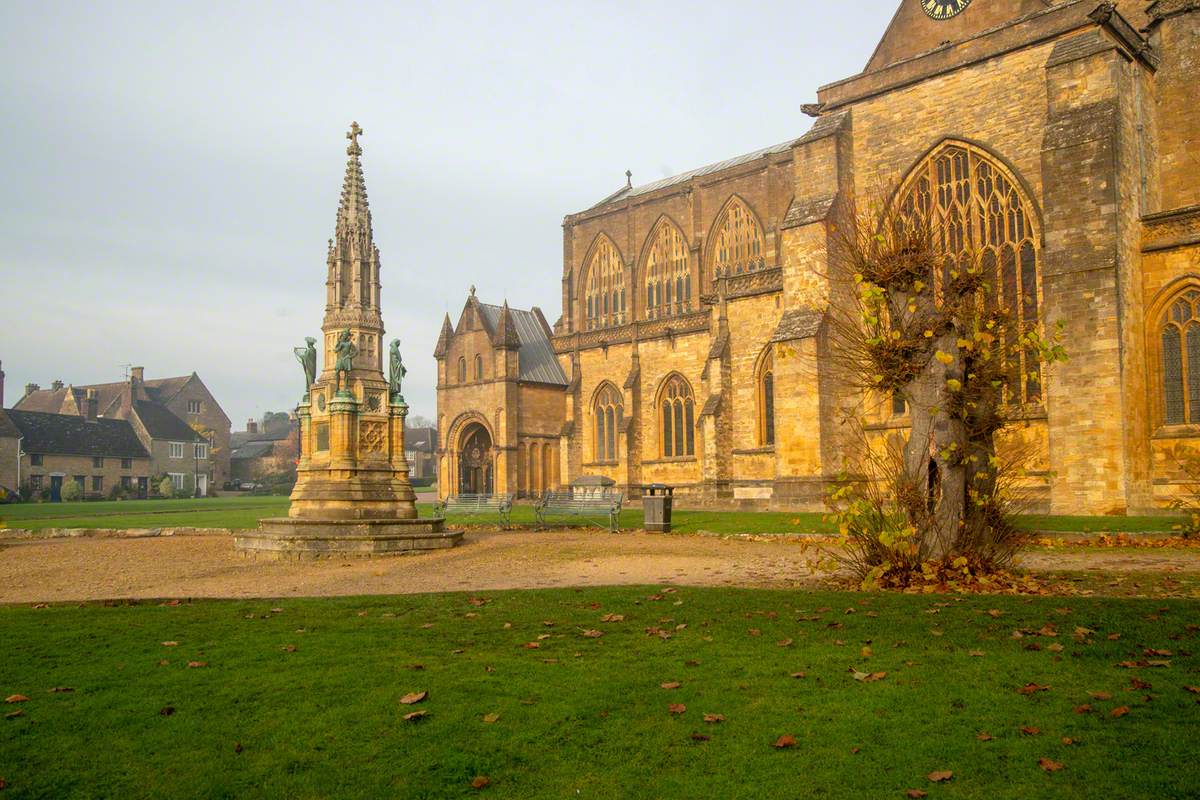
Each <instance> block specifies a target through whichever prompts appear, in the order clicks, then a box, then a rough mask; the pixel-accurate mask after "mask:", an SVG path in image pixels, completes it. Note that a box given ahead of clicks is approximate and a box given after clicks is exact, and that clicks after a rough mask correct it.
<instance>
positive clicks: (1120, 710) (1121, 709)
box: [1112, 706, 1129, 717]
mask: <svg viewBox="0 0 1200 800" xmlns="http://www.w3.org/2000/svg"><path fill="white" fill-rule="evenodd" d="M1128 713H1129V706H1117V707H1116V708H1114V709H1113V710H1112V716H1114V717H1123V716H1125V715H1126V714H1128Z"/></svg>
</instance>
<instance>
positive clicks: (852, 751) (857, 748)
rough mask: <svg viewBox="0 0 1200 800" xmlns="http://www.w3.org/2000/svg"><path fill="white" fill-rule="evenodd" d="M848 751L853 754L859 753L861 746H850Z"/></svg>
mask: <svg viewBox="0 0 1200 800" xmlns="http://www.w3.org/2000/svg"><path fill="white" fill-rule="evenodd" d="M850 752H851V753H852V754H853V755H858V754H859V753H861V752H862V748H861V747H851V748H850Z"/></svg>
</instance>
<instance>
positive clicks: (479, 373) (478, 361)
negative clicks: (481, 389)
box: [475, 355, 483, 381]
mask: <svg viewBox="0 0 1200 800" xmlns="http://www.w3.org/2000/svg"><path fill="white" fill-rule="evenodd" d="M475 380H477V381H481V380H483V356H480V355H477V356H475Z"/></svg>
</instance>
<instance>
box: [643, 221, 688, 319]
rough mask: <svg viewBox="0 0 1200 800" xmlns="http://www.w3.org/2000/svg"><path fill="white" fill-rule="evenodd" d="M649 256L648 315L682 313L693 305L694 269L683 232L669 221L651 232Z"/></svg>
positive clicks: (647, 273)
mask: <svg viewBox="0 0 1200 800" xmlns="http://www.w3.org/2000/svg"><path fill="white" fill-rule="evenodd" d="M651 237H652V239H653V242H654V243H653V245H651V247H650V254H649V256H647V258H646V318H647V319H658V318H659V317H670V316H675V315H677V314H682V313H683V312H684V311H687V310H689V309H690V308H691V306H692V272H691V270H690V269H689V268H688V247H687V243H686V242H685V241H684V240H683V233H682V232H681V231H680V230H679V228H678V227H677V226H676V225H674V224H673V223H671V222H669V221H668V220H665V219H664V220H663V221H662V222H660V223H659V225H658V228H657V229H656V230H655V232H654V233H652V234H651Z"/></svg>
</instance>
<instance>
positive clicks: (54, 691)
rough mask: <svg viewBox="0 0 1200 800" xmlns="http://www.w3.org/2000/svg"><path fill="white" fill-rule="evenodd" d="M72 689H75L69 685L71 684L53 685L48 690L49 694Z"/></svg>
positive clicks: (71, 690)
mask: <svg viewBox="0 0 1200 800" xmlns="http://www.w3.org/2000/svg"><path fill="white" fill-rule="evenodd" d="M73 691H75V689H74V687H71V686H55V687H54V688H53V689H51V690H50V692H49V694H55V693H60V692H73Z"/></svg>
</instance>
